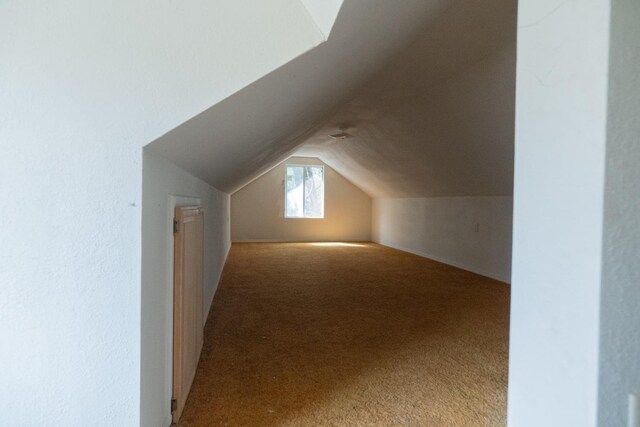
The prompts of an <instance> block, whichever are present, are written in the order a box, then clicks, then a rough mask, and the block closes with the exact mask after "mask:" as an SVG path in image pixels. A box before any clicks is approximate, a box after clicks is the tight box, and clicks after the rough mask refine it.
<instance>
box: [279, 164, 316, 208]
mask: <svg viewBox="0 0 640 427" xmlns="http://www.w3.org/2000/svg"><path fill="white" fill-rule="evenodd" d="M284 215H285V217H286V218H324V167H322V166H289V165H287V176H286V177H285V210H284Z"/></svg>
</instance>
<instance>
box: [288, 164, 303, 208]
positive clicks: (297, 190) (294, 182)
mask: <svg viewBox="0 0 640 427" xmlns="http://www.w3.org/2000/svg"><path fill="white" fill-rule="evenodd" d="M303 171H304V168H303V167H302V166H287V176H286V184H285V188H286V191H285V194H286V199H287V200H286V208H285V216H286V217H302V216H304V188H303V173H304V172H303Z"/></svg>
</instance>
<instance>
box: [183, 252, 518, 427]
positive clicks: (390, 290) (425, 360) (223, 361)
mask: <svg viewBox="0 0 640 427" xmlns="http://www.w3.org/2000/svg"><path fill="white" fill-rule="evenodd" d="M508 330H509V287H508V286H507V285H505V284H504V283H500V282H497V281H495V280H491V279H488V278H485V277H481V276H478V275H475V274H472V273H469V272H465V271H463V270H460V269H456V268H453V267H449V266H447V265H444V264H441V263H437V262H434V261H430V260H427V259H424V258H420V257H417V256H414V255H410V254H407V253H404V252H400V251H396V250H393V249H389V248H386V247H383V246H380V245H376V244H371V243H366V244H356V245H353V246H352V245H344V246H343V245H326V244H320V245H314V244H304V243H302V244H266V243H256V244H234V245H233V247H232V249H231V253H230V255H229V259H228V262H227V265H226V266H225V269H224V273H223V276H222V281H221V284H220V287H219V289H218V291H217V294H216V296H215V299H214V302H213V307H212V310H211V313H210V315H209V318H208V321H207V325H206V328H205V343H204V349H203V353H202V358H201V360H200V364H199V366H198V371H197V374H196V378H195V380H194V384H193V387H192V390H191V393H190V395H189V399H188V401H187V405H186V408H185V411H184V413H183V416H182V419H181V421H180V423H179V425H180V426H184V427H194V426H438V427H440V426H443V427H449V426H473V427H481V426H504V425H505V412H506V391H507V356H508V333H509V331H508Z"/></svg>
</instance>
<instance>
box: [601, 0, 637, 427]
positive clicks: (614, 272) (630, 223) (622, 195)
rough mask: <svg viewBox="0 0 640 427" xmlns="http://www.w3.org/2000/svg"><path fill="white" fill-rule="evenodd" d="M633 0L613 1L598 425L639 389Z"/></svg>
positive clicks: (620, 414)
mask: <svg viewBox="0 0 640 427" xmlns="http://www.w3.org/2000/svg"><path fill="white" fill-rule="evenodd" d="M639 22H640V2H638V1H635V0H620V1H615V2H612V10H611V52H610V65H609V73H610V74H609V109H608V116H609V118H608V131H607V163H606V186H605V198H604V201H605V210H604V241H603V257H602V263H603V266H602V292H601V303H600V316H601V323H600V384H599V406H598V425H599V426H601V427H607V426H624V425H627V424H626V423H627V402H628V395H629V394H631V393H635V394H637V395H640V167H639V166H638V165H640V25H638V23H639Z"/></svg>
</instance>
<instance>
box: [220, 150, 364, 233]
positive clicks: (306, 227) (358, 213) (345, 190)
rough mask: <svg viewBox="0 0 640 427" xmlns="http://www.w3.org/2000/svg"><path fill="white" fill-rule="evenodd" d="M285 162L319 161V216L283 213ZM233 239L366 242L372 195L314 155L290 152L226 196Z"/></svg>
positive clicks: (314, 162) (298, 163) (307, 162)
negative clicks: (321, 171) (321, 198)
mask: <svg viewBox="0 0 640 427" xmlns="http://www.w3.org/2000/svg"><path fill="white" fill-rule="evenodd" d="M287 164H294V165H302V164H310V165H324V173H325V178H324V188H325V200H324V203H325V206H324V218H322V219H319V218H285V217H284V194H285V190H284V178H285V167H286V165H287ZM231 238H232V240H233V241H234V242H256V241H270V242H274V241H275V242H300V241H307V242H308V241H327V240H338V241H340V240H342V241H369V240H370V239H371V198H370V197H369V196H368V195H366V194H365V193H364V192H363V191H362V190H360V189H359V188H358V187H356V186H355V185H353V184H352V183H350V182H349V181H348V180H346V179H345V178H344V177H343V176H341V175H340V174H338V173H337V172H336V171H334V170H333V169H331V168H330V167H329V166H327V165H325V164H324V163H322V162H321V161H320V160H318V159H313V158H302V157H292V158H290V159H288V160H286V161H284V162H283V163H281V164H280V165H278V166H276V167H275V168H273V169H272V170H270V171H269V172H267V173H266V174H264V175H262V176H261V177H260V178H258V179H256V180H255V181H253V182H251V183H249V184H248V185H247V186H245V187H244V188H242V189H240V190H239V191H237V192H235V193H234V194H233V195H232V196H231Z"/></svg>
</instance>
